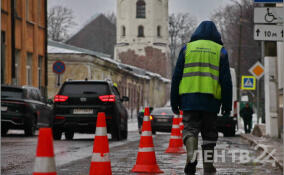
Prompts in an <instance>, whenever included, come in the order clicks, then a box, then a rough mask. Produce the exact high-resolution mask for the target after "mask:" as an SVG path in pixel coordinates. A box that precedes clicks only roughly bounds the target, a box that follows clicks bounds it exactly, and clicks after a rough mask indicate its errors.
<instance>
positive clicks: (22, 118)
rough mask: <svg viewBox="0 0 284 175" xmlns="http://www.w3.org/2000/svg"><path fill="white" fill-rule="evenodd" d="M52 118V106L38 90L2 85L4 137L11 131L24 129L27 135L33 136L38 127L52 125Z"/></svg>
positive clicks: (2, 131) (2, 130)
mask: <svg viewBox="0 0 284 175" xmlns="http://www.w3.org/2000/svg"><path fill="white" fill-rule="evenodd" d="M51 116H52V106H50V105H49V104H47V102H46V100H45V99H44V98H43V97H42V95H41V93H40V90H39V89H38V88H35V87H30V86H23V87H15V86H7V85H1V135H2V136H4V135H6V134H7V132H8V130H9V129H24V131H25V135H27V136H33V135H34V134H35V131H36V128H37V126H40V127H48V126H50V125H51ZM38 122H39V123H38ZM37 124H38V125H37Z"/></svg>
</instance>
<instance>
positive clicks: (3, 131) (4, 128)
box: [1, 126, 9, 136]
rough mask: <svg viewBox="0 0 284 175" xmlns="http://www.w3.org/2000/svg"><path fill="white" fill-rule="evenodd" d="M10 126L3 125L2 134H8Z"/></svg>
mask: <svg viewBox="0 0 284 175" xmlns="http://www.w3.org/2000/svg"><path fill="white" fill-rule="evenodd" d="M8 130H9V128H6V127H3V126H2V127H1V136H6V135H7V133H8Z"/></svg>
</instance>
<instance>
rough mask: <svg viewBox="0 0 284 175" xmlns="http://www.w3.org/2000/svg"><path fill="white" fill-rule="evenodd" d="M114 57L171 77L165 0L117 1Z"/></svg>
mask: <svg viewBox="0 0 284 175" xmlns="http://www.w3.org/2000/svg"><path fill="white" fill-rule="evenodd" d="M116 32H117V33H116V37H117V38H116V40H117V44H116V47H115V53H114V54H115V60H117V61H120V62H122V63H125V64H129V65H133V66H136V67H140V68H143V69H146V70H148V71H151V72H155V73H158V74H160V75H162V76H163V77H169V76H170V64H169V40H168V37H169V34H168V0H117V26H116Z"/></svg>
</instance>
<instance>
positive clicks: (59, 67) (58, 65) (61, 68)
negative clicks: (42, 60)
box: [52, 61, 65, 87]
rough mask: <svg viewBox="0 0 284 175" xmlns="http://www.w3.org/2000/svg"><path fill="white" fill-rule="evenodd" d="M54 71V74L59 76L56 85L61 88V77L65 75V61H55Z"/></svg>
mask: <svg viewBox="0 0 284 175" xmlns="http://www.w3.org/2000/svg"><path fill="white" fill-rule="evenodd" d="M52 70H53V72H54V73H56V74H57V78H56V79H57V81H56V82H57V83H56V85H57V86H58V87H59V86H60V84H61V79H60V75H61V74H63V73H64V72H65V64H64V62H63V61H55V62H54V63H53V65H52Z"/></svg>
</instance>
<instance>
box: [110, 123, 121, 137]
mask: <svg viewBox="0 0 284 175" xmlns="http://www.w3.org/2000/svg"><path fill="white" fill-rule="evenodd" d="M111 138H112V140H117V141H119V140H121V138H122V137H121V129H120V127H119V125H118V124H116V123H114V124H113V127H112V131H111Z"/></svg>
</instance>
